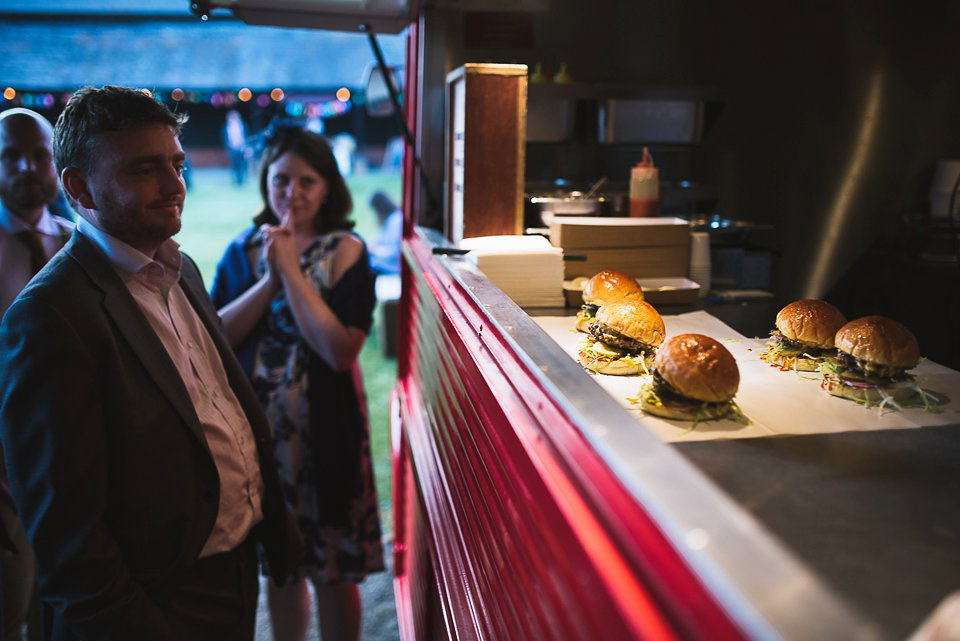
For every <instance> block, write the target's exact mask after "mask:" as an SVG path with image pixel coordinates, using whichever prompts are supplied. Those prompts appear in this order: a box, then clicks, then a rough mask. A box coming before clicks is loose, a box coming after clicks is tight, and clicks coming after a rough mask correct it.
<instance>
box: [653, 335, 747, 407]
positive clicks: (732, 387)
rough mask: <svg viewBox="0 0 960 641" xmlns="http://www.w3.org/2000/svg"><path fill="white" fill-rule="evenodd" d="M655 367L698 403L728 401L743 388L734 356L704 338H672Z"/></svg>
mask: <svg viewBox="0 0 960 641" xmlns="http://www.w3.org/2000/svg"><path fill="white" fill-rule="evenodd" d="M654 367H655V368H656V369H657V371H658V372H659V373H660V376H661V377H662V378H663V379H664V380H665V381H666V382H667V383H669V384H670V386H672V387H673V389H675V390H676V391H677V392H679V393H680V394H682V395H683V396H686V397H688V398H692V399H695V400H698V401H706V402H708V403H721V402H724V401H729V400H731V399H733V397H734V395H736V393H737V388H738V387H739V386H740V370H739V369H738V368H737V361H736V359H734V357H733V354H731V353H730V352H729V350H727V348H726V347H724V346H723V345H721V344H720V343H719V342H717V341H716V340H714V339H712V338H710V337H709V336H704V335H703V334H678V335H676V336H673V337H671V338H670V340H668V341H667V342H666V343H664V344H663V345H661V346H660V349H659V350H657V356H656V359H655V360H654Z"/></svg>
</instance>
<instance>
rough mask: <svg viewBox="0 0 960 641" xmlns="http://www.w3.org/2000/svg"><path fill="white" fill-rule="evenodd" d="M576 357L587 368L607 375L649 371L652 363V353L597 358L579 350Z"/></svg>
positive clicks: (637, 374)
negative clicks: (641, 355) (631, 356)
mask: <svg viewBox="0 0 960 641" xmlns="http://www.w3.org/2000/svg"><path fill="white" fill-rule="evenodd" d="M577 358H578V359H579V360H580V364H581V365H583V366H584V367H585V368H587V369H588V370H590V371H593V372H596V373H597V374H606V375H607V376H639V375H640V374H646V373H647V372H648V371H650V365H651V364H653V354H652V353H648V354H646V356H643V357H640V356H637V357H634V358H597V357H595V356H591V354H590V353H589V352H587V351H585V350H580V353H579V354H577ZM640 361H643V363H641V362H640Z"/></svg>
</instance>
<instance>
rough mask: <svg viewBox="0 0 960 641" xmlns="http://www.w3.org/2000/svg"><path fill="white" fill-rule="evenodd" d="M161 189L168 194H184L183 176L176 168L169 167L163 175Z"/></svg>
mask: <svg viewBox="0 0 960 641" xmlns="http://www.w3.org/2000/svg"><path fill="white" fill-rule="evenodd" d="M163 188H164V192H165V193H168V194H183V193H186V191H187V187H186V185H185V184H184V181H183V174H181V173H180V172H179V171H177V169H176V168H174V167H170V168H169V169H168V170H167V171H166V172H165V173H164V182H163Z"/></svg>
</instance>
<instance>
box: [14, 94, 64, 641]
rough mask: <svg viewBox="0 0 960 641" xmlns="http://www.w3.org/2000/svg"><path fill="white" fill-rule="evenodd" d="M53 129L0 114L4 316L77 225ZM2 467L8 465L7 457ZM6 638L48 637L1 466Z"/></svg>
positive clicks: (38, 120)
mask: <svg viewBox="0 0 960 641" xmlns="http://www.w3.org/2000/svg"><path fill="white" fill-rule="evenodd" d="M52 135H53V127H51V125H50V123H49V122H48V121H47V119H46V118H44V117H43V116H41V115H40V114H38V113H36V112H33V111H30V110H29V109H19V108H17V109H8V110H6V111H4V112H2V113H0V316H2V315H3V314H4V313H6V311H7V308H8V307H10V304H11V303H12V302H13V299H14V298H16V297H17V294H19V293H20V290H22V289H23V288H24V286H25V285H26V284H27V283H28V282H29V281H30V279H31V278H32V277H33V275H34V274H36V273H37V272H38V271H39V270H40V268H41V267H43V265H44V264H45V263H46V262H47V261H48V260H49V259H50V257H51V256H53V255H54V254H55V253H57V251H58V250H59V249H60V248H61V247H63V245H64V244H65V243H66V242H67V240H68V239H69V238H70V234H71V233H72V232H73V223H71V222H69V221H67V220H64V219H63V218H59V217H57V216H53V215H52V214H51V213H50V211H49V209H48V205H50V203H52V202H53V201H54V200H55V199H56V197H57V195H58V193H59V190H60V187H59V184H58V182H57V172H56V169H55V168H54V166H53V153H52V149H51V137H52ZM0 461H2V459H0ZM0 473H2V474H0V528H2V532H0V548H2V549H0V584H2V585H0V589H2V597H3V598H2V601H0V607H2V610H0V623H2V627H0V632H2V635H3V636H2V639H3V641H7V640H8V639H20V638H21V637H20V634H21V628H22V626H23V625H24V624H25V623H26V624H27V639H29V640H30V641H32V640H33V639H41V638H42V631H41V625H40V612H39V607H38V606H37V598H36V559H35V558H34V556H33V552H32V551H31V550H30V546H29V545H28V544H27V539H26V536H25V534H24V531H23V525H22V524H21V523H20V519H19V518H18V517H17V511H16V507H15V506H14V503H13V499H12V497H11V495H10V492H9V489H8V487H7V485H6V480H7V478H6V471H5V470H2V462H0Z"/></svg>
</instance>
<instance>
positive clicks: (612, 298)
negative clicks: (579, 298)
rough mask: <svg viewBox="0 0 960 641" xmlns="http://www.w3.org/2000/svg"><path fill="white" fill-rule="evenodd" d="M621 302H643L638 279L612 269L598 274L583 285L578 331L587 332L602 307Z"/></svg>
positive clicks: (578, 315) (578, 314) (578, 313)
mask: <svg viewBox="0 0 960 641" xmlns="http://www.w3.org/2000/svg"><path fill="white" fill-rule="evenodd" d="M619 300H643V290H642V289H640V285H639V284H637V279H635V278H631V277H630V276H627V275H626V274H624V273H623V272H618V271H614V270H612V269H605V270H603V271H602V272H600V273H598V274H596V275H595V276H594V277H593V278H591V279H590V280H588V281H587V282H585V283H584V284H583V306H582V307H581V308H580V311H579V312H577V329H578V330H580V331H581V332H586V331H587V330H588V328H589V327H590V323H592V322H593V319H594V317H595V316H596V315H597V309H598V308H599V307H600V306H601V305H604V304H606V303H613V302H616V301H619Z"/></svg>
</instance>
